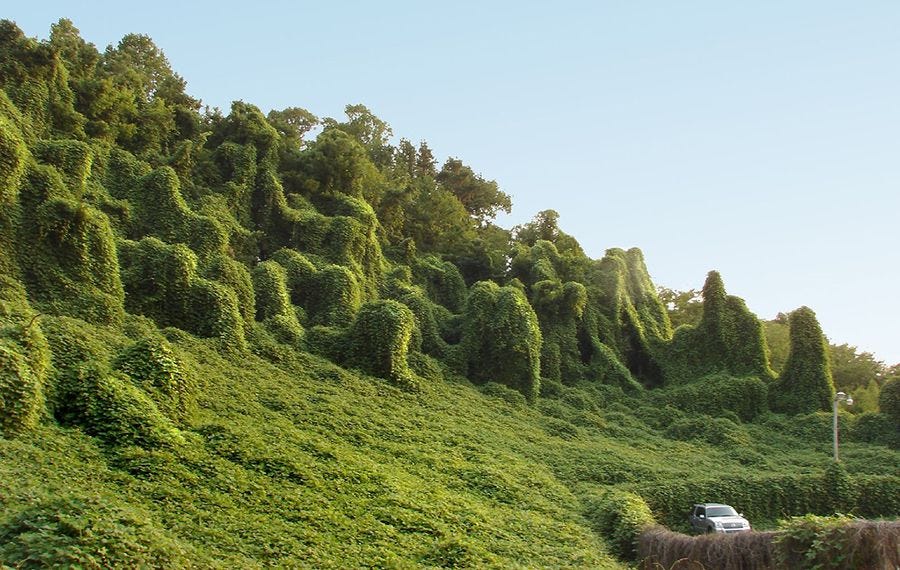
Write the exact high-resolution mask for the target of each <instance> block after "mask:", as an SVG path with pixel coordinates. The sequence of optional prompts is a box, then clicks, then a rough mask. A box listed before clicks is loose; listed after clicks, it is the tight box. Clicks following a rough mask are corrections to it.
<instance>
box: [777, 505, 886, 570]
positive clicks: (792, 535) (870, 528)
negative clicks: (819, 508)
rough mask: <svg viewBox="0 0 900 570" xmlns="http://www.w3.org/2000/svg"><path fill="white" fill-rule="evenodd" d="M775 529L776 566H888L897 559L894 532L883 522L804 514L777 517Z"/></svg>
mask: <svg viewBox="0 0 900 570" xmlns="http://www.w3.org/2000/svg"><path fill="white" fill-rule="evenodd" d="M879 527H880V528H879ZM778 530H779V532H778V534H776V535H775V544H776V548H775V558H776V562H777V564H779V567H783V568H796V569H798V570H805V569H811V570H818V569H833V570H842V569H847V570H852V569H856V568H889V567H891V566H896V564H897V563H898V562H900V555H898V554H897V552H898V550H897V549H898V547H900V545H898V539H897V536H896V535H897V532H896V530H895V529H891V528H889V527H888V526H887V525H879V523H872V522H867V521H861V520H857V519H854V518H852V517H848V516H843V515H839V516H833V517H821V516H816V515H807V516H803V517H794V518H791V519H788V520H783V521H780V522H779V527H778ZM879 530H883V531H884V532H883V533H881V532H879Z"/></svg>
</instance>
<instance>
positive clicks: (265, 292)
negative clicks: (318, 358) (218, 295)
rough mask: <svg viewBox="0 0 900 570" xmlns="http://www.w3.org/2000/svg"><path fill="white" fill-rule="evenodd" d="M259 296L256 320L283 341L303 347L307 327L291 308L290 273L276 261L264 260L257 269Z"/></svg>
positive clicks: (255, 287)
mask: <svg viewBox="0 0 900 570" xmlns="http://www.w3.org/2000/svg"><path fill="white" fill-rule="evenodd" d="M253 287H254V289H255V294H256V300H257V302H256V318H257V320H259V321H262V322H263V324H264V325H265V326H266V327H267V328H268V329H269V330H270V332H272V334H273V335H274V336H275V338H276V339H277V340H278V341H279V342H283V343H285V344H290V345H295V346H299V343H300V342H301V341H302V340H303V327H302V326H301V325H300V322H299V321H298V320H297V314H296V312H295V311H294V307H293V306H292V305H291V299H290V296H289V295H288V290H287V274H286V272H285V270H284V268H282V267H281V265H279V264H278V263H277V262H275V261H264V262H262V263H260V264H259V265H257V266H256V267H255V268H254V269H253Z"/></svg>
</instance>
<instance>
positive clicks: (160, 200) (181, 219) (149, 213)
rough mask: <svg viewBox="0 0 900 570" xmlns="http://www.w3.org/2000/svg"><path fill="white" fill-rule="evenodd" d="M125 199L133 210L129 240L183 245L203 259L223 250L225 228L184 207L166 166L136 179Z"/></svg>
mask: <svg viewBox="0 0 900 570" xmlns="http://www.w3.org/2000/svg"><path fill="white" fill-rule="evenodd" d="M129 199H130V201H131V202H132V203H133V205H134V207H135V217H134V226H133V229H134V231H135V235H134V236H133V237H135V238H141V237H144V236H154V237H157V238H159V239H161V240H162V241H165V242H167V243H183V244H186V245H187V246H188V247H190V248H191V250H193V251H194V253H196V254H197V255H198V256H200V257H201V258H203V259H206V258H208V257H211V256H213V255H215V254H217V253H223V252H224V251H225V248H226V246H227V245H228V234H227V233H226V232H225V229H224V228H223V227H222V225H221V224H220V223H219V222H218V221H216V220H214V219H213V218H210V217H208V216H202V215H200V214H197V213H196V212H194V211H192V210H191V209H190V208H189V207H188V205H187V202H185V200H184V197H183V196H182V195H181V184H180V182H179V181H178V175H177V174H175V171H174V170H172V169H171V168H170V167H168V166H163V167H160V168H157V169H156V170H154V171H152V172H151V173H150V174H148V175H146V176H144V177H143V178H141V179H140V180H138V181H137V183H136V187H135V188H134V189H133V190H132V192H131V194H130V196H129Z"/></svg>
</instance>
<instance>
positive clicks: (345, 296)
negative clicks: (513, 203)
mask: <svg viewBox="0 0 900 570" xmlns="http://www.w3.org/2000/svg"><path fill="white" fill-rule="evenodd" d="M272 259H273V260H275V261H277V262H278V263H279V264H280V265H281V266H282V267H284V269H285V271H286V278H287V287H288V290H289V292H290V299H291V302H292V303H294V304H295V305H298V306H300V307H303V309H304V310H305V311H306V314H307V319H308V322H309V324H312V325H317V324H321V325H325V326H347V325H349V324H350V323H351V322H352V321H353V317H354V315H356V313H357V311H358V310H359V308H360V306H362V303H363V290H362V286H361V285H360V283H359V280H358V279H357V278H356V276H355V275H354V273H353V272H351V271H350V270H349V269H348V268H346V267H343V266H340V265H334V264H329V263H326V264H323V265H322V266H321V268H317V267H316V266H315V265H313V263H312V262H311V261H309V259H308V258H306V257H305V256H304V255H302V254H300V253H298V252H297V251H295V250H292V249H287V248H284V249H281V250H279V251H277V252H276V253H275V255H273V256H272Z"/></svg>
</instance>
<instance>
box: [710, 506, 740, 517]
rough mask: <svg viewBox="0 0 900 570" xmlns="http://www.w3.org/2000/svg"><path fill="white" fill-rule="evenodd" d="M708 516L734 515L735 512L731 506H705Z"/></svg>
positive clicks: (735, 514)
mask: <svg viewBox="0 0 900 570" xmlns="http://www.w3.org/2000/svg"><path fill="white" fill-rule="evenodd" d="M706 516H708V517H736V516H738V514H737V512H736V511H735V510H734V509H732V508H731V507H706Z"/></svg>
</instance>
